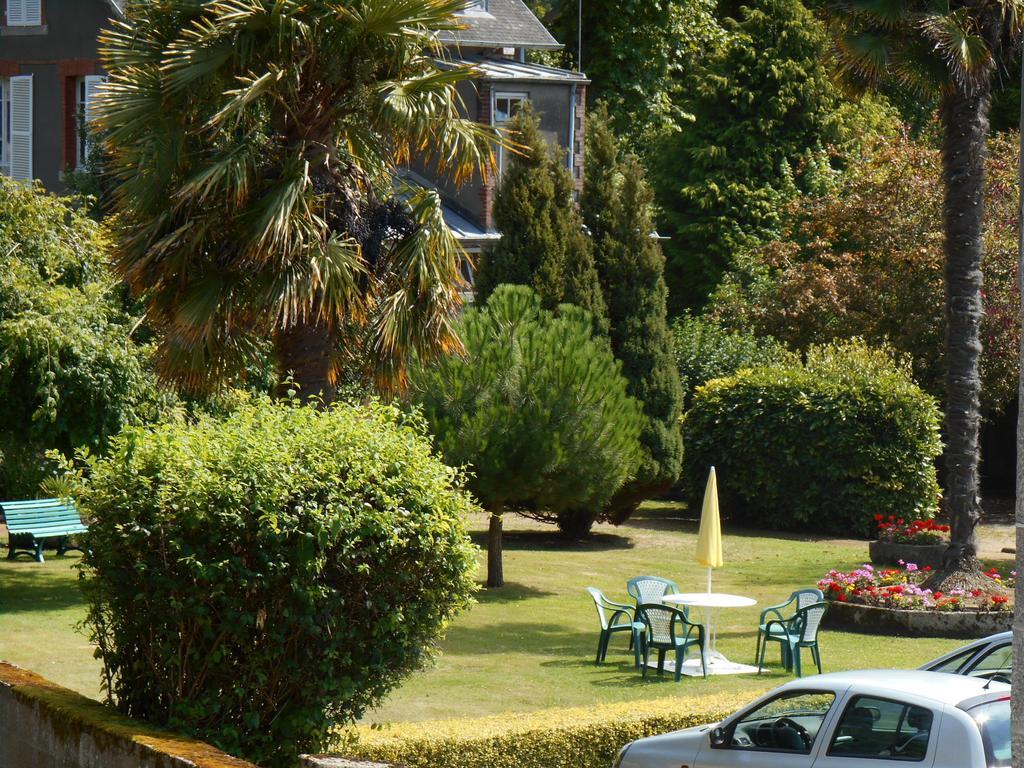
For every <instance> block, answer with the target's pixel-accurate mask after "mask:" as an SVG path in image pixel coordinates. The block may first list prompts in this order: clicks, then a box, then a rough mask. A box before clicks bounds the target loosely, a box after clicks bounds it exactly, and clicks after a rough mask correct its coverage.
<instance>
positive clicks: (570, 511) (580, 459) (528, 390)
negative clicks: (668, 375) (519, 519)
mask: <svg viewBox="0 0 1024 768" xmlns="http://www.w3.org/2000/svg"><path fill="white" fill-rule="evenodd" d="M461 337H462V341H463V344H464V345H465V347H466V355H465V357H463V356H458V355H452V356H449V357H446V358H443V359H441V360H440V361H438V362H437V363H435V364H434V365H431V366H429V367H424V368H422V369H419V370H415V371H414V372H413V375H412V378H411V388H410V393H411V396H412V397H413V399H414V400H415V401H416V402H417V403H419V404H421V406H422V409H423V415H424V417H425V418H426V420H427V422H428V424H429V425H430V429H431V432H433V434H434V435H436V438H437V446H438V448H439V449H440V451H441V453H442V454H443V456H444V457H445V460H446V461H447V462H448V463H449V464H451V465H453V466H468V467H469V468H470V470H471V476H470V479H469V481H468V482H469V487H470V489H471V490H472V491H473V492H474V493H475V494H476V496H477V498H479V499H480V501H481V502H482V504H483V505H484V506H485V507H486V508H487V509H488V510H490V511H491V512H492V513H495V514H500V513H501V511H502V510H503V509H509V510H514V511H516V512H519V513H521V514H524V515H527V516H529V517H533V518H536V519H538V520H542V521H544V522H553V523H557V524H558V525H559V526H560V527H561V528H562V530H563V531H565V532H566V533H569V534H571V535H573V536H579V535H582V534H585V533H586V532H588V531H589V530H590V526H591V525H592V524H593V522H594V520H595V518H597V516H598V515H599V514H600V513H601V511H602V510H603V509H604V508H605V505H606V504H607V502H608V500H609V499H610V498H611V496H612V494H613V493H615V491H617V490H618V489H619V487H620V486H621V485H622V484H623V482H625V481H626V480H627V479H629V478H630V477H631V476H632V475H633V472H634V470H635V468H636V464H637V460H638V454H639V446H638V443H637V437H638V435H639V433H640V429H641V425H642V415H641V406H640V404H639V403H638V402H637V401H636V400H634V399H633V398H631V397H630V396H629V395H628V394H627V383H626V380H625V379H624V378H623V377H622V374H621V366H620V364H619V363H618V362H617V361H616V360H615V358H614V357H613V356H612V354H611V352H610V351H609V350H608V348H607V344H605V343H603V342H602V341H600V340H595V339H594V338H593V335H592V321H591V319H590V318H589V317H588V316H587V315H586V313H584V312H583V311H581V310H580V309H578V308H576V307H572V306H569V305H563V306H562V307H560V308H559V311H558V313H557V314H553V313H551V312H548V311H547V310H545V309H543V308H542V306H541V301H540V298H539V297H538V296H537V295H536V294H534V293H533V291H531V290H530V289H529V288H526V287H523V286H501V287H500V288H498V290H497V291H495V292H494V294H493V295H492V296H491V298H490V300H489V301H488V302H487V304H486V305H485V306H484V307H482V308H479V309H476V308H474V309H470V310H467V312H466V314H465V316H464V318H463V319H462V323H461Z"/></svg>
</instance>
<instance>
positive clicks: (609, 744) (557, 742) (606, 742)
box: [344, 688, 767, 768]
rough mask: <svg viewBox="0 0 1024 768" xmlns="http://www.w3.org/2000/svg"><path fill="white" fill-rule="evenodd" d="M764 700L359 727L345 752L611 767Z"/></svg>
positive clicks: (498, 767)
mask: <svg viewBox="0 0 1024 768" xmlns="http://www.w3.org/2000/svg"><path fill="white" fill-rule="evenodd" d="M765 690H767V688H766V689H765ZM759 694H760V692H747V693H742V694H728V695H726V694H719V695H717V696H701V697H699V698H698V697H693V698H682V697H674V698H666V699H656V700H653V701H630V702H618V703H615V704H599V705H596V706H591V707H577V708H573V709H552V710H542V711H539V712H532V713H527V714H509V715H496V716H493V717H484V718H473V719H462V720H435V721H428V722H422V723H400V724H395V725H389V726H385V727H383V728H381V727H378V726H360V727H359V728H357V729H354V731H350V732H348V733H346V734H345V741H344V752H345V754H346V755H349V756H352V757H356V758H361V759H365V760H378V761H383V762H392V763H399V764H401V765H404V766H408V768H437V766H444V767H445V768H608V766H610V765H611V764H612V761H613V760H614V759H615V755H616V754H617V753H618V751H619V749H620V748H621V747H622V745H624V744H626V743H628V742H630V741H633V740H635V739H640V738H643V737H645V736H652V735H654V734H657V733H666V732H668V731H674V730H678V729H680V728H690V727H692V726H695V725H703V724H705V723H714V722H718V721H720V720H722V719H723V718H724V717H726V716H727V715H730V714H732V713H733V712H735V711H736V710H737V709H739V708H740V707H742V706H743V705H744V704H746V703H748V702H749V701H751V700H752V699H754V698H755V697H756V696H757V695H759Z"/></svg>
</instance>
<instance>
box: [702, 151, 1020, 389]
mask: <svg viewBox="0 0 1024 768" xmlns="http://www.w3.org/2000/svg"><path fill="white" fill-rule="evenodd" d="M990 145H991V152H990V155H989V158H988V160H987V171H988V182H987V188H986V196H985V197H986V205H987V207H988V214H987V216H986V221H985V316H984V317H983V319H982V321H981V322H982V325H981V335H982V341H983V345H984V349H983V352H982V357H981V376H982V394H983V402H984V404H985V405H987V406H988V407H989V408H1001V407H1002V406H1004V405H1005V404H1006V403H1007V402H1009V401H1010V400H1011V399H1012V398H1013V397H1015V395H1016V391H1017V372H1018V367H1019V362H1018V344H1019V338H1020V330H1019V324H1018V322H1017V308H1018V301H1019V295H1020V294H1019V290H1018V287H1017V220H1018V215H1017V205H1018V199H1019V198H1018V192H1017V157H1018V148H1017V142H1016V140H1015V138H1013V137H1009V136H994V137H993V138H992V139H991V140H990ZM939 176H940V161H939V153H938V151H937V150H935V149H934V148H932V147H930V146H927V145H925V144H922V143H919V142H916V141H914V140H912V139H911V138H909V137H908V136H906V135H901V136H899V137H895V138H893V139H891V140H888V141H885V142H880V143H879V144H877V145H875V146H872V147H870V148H869V150H868V151H867V152H865V153H864V155H863V157H861V158H860V159H853V160H852V161H851V165H850V168H849V169H848V170H847V171H846V172H845V173H844V174H843V176H842V179H841V182H840V183H839V184H838V185H837V186H836V188H835V189H834V190H831V191H829V192H828V193H827V194H824V195H805V196H803V197H801V198H799V199H798V200H796V201H795V202H794V204H793V206H792V208H791V210H790V217H789V218H790V220H789V222H788V223H787V225H786V227H785V228H784V230H783V232H782V233H781V234H780V236H779V237H778V238H776V239H773V240H771V241H770V242H767V243H765V244H764V245H763V246H760V247H758V248H755V249H752V250H751V251H750V252H749V253H746V254H744V256H743V257H742V258H741V259H738V260H737V262H736V268H735V269H734V270H733V271H732V272H731V273H730V274H729V275H727V276H726V279H725V280H724V281H723V284H722V286H721V287H720V288H719V290H718V291H717V293H716V295H715V296H714V299H713V301H712V302H711V305H710V309H709V311H710V312H711V313H712V314H713V315H714V316H715V317H716V318H719V319H720V320H721V322H722V323H724V324H727V325H728V326H730V327H732V328H738V329H747V330H751V331H754V332H756V333H758V334H770V335H772V336H775V337H776V338H778V339H780V340H782V341H784V342H785V343H786V344H788V345H790V346H791V347H793V348H797V349H804V348H806V347H807V346H808V345H810V344H820V343H826V342H829V341H833V340H837V339H846V338H851V337H854V336H858V337H862V338H864V339H866V340H868V341H869V342H871V343H874V344H878V343H882V342H887V343H890V344H892V346H894V347H895V348H896V349H897V350H899V351H900V352H902V353H904V354H905V355H906V356H907V357H909V359H910V361H911V365H912V369H913V374H914V379H915V381H917V382H918V383H919V384H921V386H923V387H924V388H925V389H926V390H927V391H928V392H930V393H931V394H933V395H935V396H936V397H939V398H940V399H941V398H942V397H943V395H944V391H945V380H944V377H945V371H946V353H945V328H946V316H945V275H944V262H945V255H944V252H943V229H942V187H941V186H940V185H939V184H938V183H937V180H938V179H939ZM865 222H870V226H866V225H865Z"/></svg>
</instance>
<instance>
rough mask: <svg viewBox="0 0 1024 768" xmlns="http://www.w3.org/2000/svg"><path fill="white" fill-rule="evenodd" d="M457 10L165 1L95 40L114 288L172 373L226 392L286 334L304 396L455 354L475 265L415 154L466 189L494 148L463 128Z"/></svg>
mask: <svg viewBox="0 0 1024 768" xmlns="http://www.w3.org/2000/svg"><path fill="white" fill-rule="evenodd" d="M463 7H464V2H463V0H410V1H409V2H395V0H365V1H364V0H361V1H360V2H355V1H354V0H353V1H348V0H308V1H307V2H303V3H293V2H286V3H280V2H275V3H272V2H262V1H258V2H246V3H239V2H235V1H234V0H209V2H202V3H199V2H174V3H152V2H142V1H140V0H130V1H129V2H128V4H127V6H126V9H125V17H126V18H125V20H124V21H123V22H119V23H117V24H116V25H115V26H114V28H113V29H111V30H109V31H107V32H105V33H104V34H103V35H102V37H101V42H102V49H103V50H102V56H103V63H104V66H105V68H106V69H107V71H108V72H109V73H110V83H109V85H108V86H107V87H106V88H105V93H104V94H103V96H102V97H101V98H100V100H99V101H100V103H99V105H98V108H97V114H98V117H99V126H100V130H101V131H103V132H104V134H103V135H104V137H105V145H106V148H107V150H108V151H109V154H110V160H109V164H110V165H109V167H110V172H111V174H112V177H113V178H114V179H115V180H116V182H117V184H118V187H117V192H116V201H115V208H116V211H117V212H118V213H119V214H120V215H119V219H118V221H119V224H120V230H119V231H120V239H119V244H118V250H117V254H116V261H115V266H116V269H117V272H118V274H119V275H120V276H122V277H123V278H124V279H125V280H127V281H128V282H129V283H130V284H131V286H132V287H133V288H134V289H135V290H136V291H137V292H139V293H140V294H141V295H142V296H144V297H145V301H146V306H147V312H148V317H149V320H150V322H152V323H153V324H154V326H155V327H156V328H157V330H158V331H159V345H158V348H157V355H156V361H157V366H158V369H159V371H160V372H161V373H162V374H163V375H165V376H167V377H170V378H172V379H174V380H176V381H178V382H180V383H182V384H184V385H185V386H186V387H190V388H201V387H204V386H207V385H209V384H210V383H212V382H213V381H219V380H222V379H223V378H224V377H225V376H227V375H229V374H230V373H232V372H233V371H236V370H238V369H240V368H242V367H243V366H244V365H245V364H246V363H247V362H249V361H251V360H252V359H253V358H254V357H256V356H257V349H258V347H259V342H260V341H261V340H263V339H266V338H272V339H273V340H274V342H275V350H276V360H277V363H278V365H279V367H280V369H281V371H282V372H290V373H291V374H292V375H293V376H294V381H295V383H296V384H298V385H300V387H301V392H302V393H303V394H304V395H305V396H312V395H315V394H316V393H318V392H322V393H323V395H324V398H325V399H326V400H330V399H332V397H333V395H334V389H335V378H336V374H337V368H338V365H339V359H340V357H341V356H340V355H339V354H338V352H339V347H341V346H347V347H348V348H351V346H352V345H354V344H358V345H360V349H361V350H362V351H363V353H364V355H365V357H366V359H369V360H370V361H372V363H374V364H375V366H376V373H377V374H378V377H379V380H380V382H381V383H382V384H385V385H387V384H395V383H401V380H402V378H403V368H404V361H405V360H406V357H407V354H408V353H409V352H410V351H411V350H415V351H416V352H417V353H419V354H421V355H429V354H433V353H436V352H438V351H450V350H451V349H454V348H456V347H457V345H458V341H457V339H456V337H455V334H454V330H453V322H454V318H455V317H456V315H457V314H458V310H459V307H460V300H459V287H460V279H459V263H460V259H461V252H460V249H459V248H458V245H457V243H456V241H455V238H454V236H453V235H452V234H451V232H450V231H449V229H448V227H447V226H446V225H445V224H444V222H443V218H442V214H441V203H440V199H439V198H438V196H437V195H436V194H434V193H433V192H428V191H424V190H408V194H407V195H405V196H400V195H396V193H395V187H396V184H397V183H398V182H397V180H396V174H395V171H396V168H397V167H398V166H400V165H401V164H402V163H404V162H405V161H406V160H407V159H408V157H409V156H410V154H411V153H413V152H416V153H418V154H419V155H420V156H424V157H425V159H426V160H427V161H436V164H437V165H438V166H439V167H440V169H441V170H442V171H446V172H449V173H450V174H451V175H452V176H453V177H454V178H455V180H460V179H462V178H465V177H466V176H467V175H468V174H469V173H471V172H472V171H474V170H480V169H485V167H486V166H489V165H490V146H491V141H492V139H493V134H492V132H491V131H490V129H489V128H486V127H484V126H481V125H479V124H477V123H475V122H473V121H470V120H466V119H464V118H462V117H460V116H459V112H458V105H459V98H458V96H457V93H456V87H457V85H458V84H459V83H460V82H463V81H465V80H466V79H467V78H469V77H471V72H470V71H469V70H468V69H466V68H462V67H454V68H447V67H442V66H441V65H440V64H439V62H438V60H439V59H443V58H444V57H445V55H446V54H445V51H444V48H443V46H442V45H441V43H440V39H439V34H440V33H441V32H443V31H445V30H450V29H452V28H453V27H455V26H456V25H457V23H458V20H457V18H456V16H455V14H456V13H457V12H458V11H459V10H461V9H462V8H463Z"/></svg>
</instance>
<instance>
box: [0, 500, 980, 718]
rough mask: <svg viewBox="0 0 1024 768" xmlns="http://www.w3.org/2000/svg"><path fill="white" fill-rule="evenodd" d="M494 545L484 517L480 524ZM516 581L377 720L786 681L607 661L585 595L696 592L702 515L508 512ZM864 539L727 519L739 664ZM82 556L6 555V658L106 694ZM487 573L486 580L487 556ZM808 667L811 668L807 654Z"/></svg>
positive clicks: (477, 609)
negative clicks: (752, 602)
mask: <svg viewBox="0 0 1024 768" xmlns="http://www.w3.org/2000/svg"><path fill="white" fill-rule="evenodd" d="M471 528H472V531H473V535H474V538H475V539H476V541H477V543H478V544H483V543H484V537H485V531H486V520H485V519H483V518H482V517H481V518H477V519H474V520H472V521H471ZM505 528H506V536H505V576H506V579H507V585H506V586H505V587H504V588H503V589H499V590H481V591H480V592H479V593H478V594H477V604H476V605H475V606H473V608H471V609H470V610H469V611H467V612H466V613H465V614H463V615H462V616H461V617H459V619H458V620H457V621H456V622H455V623H454V625H453V626H452V627H451V628H450V630H449V632H448V635H447V637H446V639H445V641H444V642H443V644H442V647H441V652H440V654H439V656H438V658H437V660H436V663H434V664H433V665H432V666H431V667H430V668H428V669H426V670H424V671H422V672H419V673H417V674H416V675H414V676H413V677H412V678H411V679H409V680H408V681H406V683H405V684H404V685H403V686H402V687H401V688H400V689H398V690H397V691H396V692H395V693H393V694H392V696H391V697H390V698H389V699H388V700H387V701H386V702H384V704H383V705H382V706H381V707H380V708H379V709H377V710H376V711H373V712H371V713H369V714H368V715H367V717H366V718H365V721H366V722H401V721H412V720H428V719H437V718H450V717H461V716H476V715H490V714H500V713H502V712H524V711H530V710H536V709H542V708H548V707H562V706H566V707H569V706H589V705H591V704H594V703H597V702H616V701H633V700H643V699H653V698H663V697H666V696H676V695H678V696H680V697H688V696H704V695H709V694H715V693H724V694H728V693H747V692H749V693H750V694H751V695H753V694H754V693H755V692H758V691H761V690H764V689H766V688H768V687H771V686H773V685H777V684H779V683H781V682H782V681H784V680H786V679H788V676H787V675H786V674H785V673H784V672H783V671H782V670H781V668H779V667H778V666H777V661H778V652H777V650H776V649H775V647H774V646H773V648H772V649H771V651H772V655H771V656H770V660H771V661H772V662H773V663H775V666H773V668H772V670H771V673H770V674H766V675H762V676H760V677H759V676H757V675H736V676H723V677H712V678H709V679H708V680H706V681H705V680H702V679H688V678H684V679H683V681H682V682H681V683H679V684H676V683H674V682H673V681H672V679H671V677H670V676H666V678H665V679H663V680H659V679H657V678H656V677H652V678H649V679H648V680H647V681H643V680H641V678H640V676H639V675H638V674H637V673H636V672H634V670H633V668H632V663H631V659H632V656H631V655H630V654H628V653H627V652H626V647H625V641H624V640H623V639H622V638H617V639H616V640H615V641H613V642H614V645H613V647H612V649H611V651H610V652H609V655H608V662H607V663H606V664H604V665H601V666H596V665H595V664H594V661H593V656H594V653H595V651H596V644H597V633H596V629H595V628H596V616H595V613H594V609H593V605H592V603H591V602H590V598H589V597H588V596H587V594H586V593H585V592H584V591H583V588H584V587H586V586H590V585H593V586H596V587H599V588H601V589H602V590H604V591H605V593H606V594H607V595H608V596H609V597H610V598H612V599H613V600H614V599H621V600H624V599H625V597H626V595H625V586H626V580H627V579H628V578H629V577H631V576H636V575H640V574H646V573H653V574H657V575H661V576H665V577H668V578H671V579H673V580H675V581H676V582H677V583H678V584H679V585H680V587H681V588H682V589H684V590H686V591H698V590H701V589H703V588H704V584H705V572H704V569H702V568H701V567H700V566H698V565H697V564H696V563H695V562H694V561H693V551H694V547H695V544H696V522H695V521H692V520H688V519H686V518H685V510H683V509H682V508H681V507H680V506H679V505H675V504H670V503H656V504H648V505H646V506H645V507H644V508H643V509H642V510H641V511H640V513H638V514H637V515H636V516H635V517H634V518H633V519H632V520H630V521H629V523H628V524H626V525H623V526H621V527H618V528H616V527H613V526H610V525H599V526H597V527H596V529H595V534H594V535H593V536H592V537H591V538H590V539H588V540H587V541H585V542H583V543H581V544H574V545H567V544H565V543H563V542H562V541H560V540H559V539H558V537H557V536H556V535H554V534H553V531H552V529H551V528H549V527H546V526H541V525H538V524H536V523H532V522H530V521H527V520H524V519H522V518H518V517H515V516H511V515H510V516H507V517H506V523H505ZM866 555H867V545H866V543H865V542H863V541H853V540H837V539H815V538H807V537H796V536H787V535H784V534H772V533H764V532H752V531H737V530H735V529H731V528H729V527H728V526H726V531H725V566H724V567H723V568H721V569H719V570H718V571H716V572H715V576H714V585H715V587H714V588H715V590H716V591H722V592H732V593H736V594H743V595H748V596H750V597H753V598H756V599H757V600H758V603H759V606H758V607H754V608H744V609H736V610H728V611H720V612H719V632H718V647H719V650H720V651H722V652H724V653H725V654H726V655H727V656H728V657H729V658H730V659H733V660H736V661H742V662H746V663H751V662H752V661H753V655H754V638H755V634H754V633H755V627H756V623H757V617H758V615H759V611H760V608H761V607H763V606H765V605H770V604H773V603H776V602H780V601H781V600H782V599H784V598H785V597H787V596H788V595H789V593H790V591H792V590H793V589H795V588H797V587H802V586H811V585H813V584H814V583H815V582H816V581H817V580H818V579H819V578H821V576H822V575H823V574H824V573H825V572H826V571H827V570H828V569H829V568H833V567H841V568H849V567H853V566H856V565H858V564H859V563H861V562H863V561H864V560H865V558H866ZM74 562H76V558H75V556H74V555H69V556H68V557H65V558H54V559H52V560H50V561H48V562H47V563H46V564H45V565H39V564H36V563H31V562H26V561H24V560H22V561H19V562H16V563H10V562H7V561H6V560H0V658H3V659H6V660H9V661H12V662H14V663H15V664H19V665H21V666H24V667H27V668H28V669H31V670H33V671H35V672H38V673H39V674H41V675H43V676H44V677H46V678H48V679H50V680H52V681H54V682H56V683H59V684H61V685H64V686H67V687H69V688H71V689H73V690H76V691H78V692H80V693H82V694H84V695H86V696H90V697H98V696H99V695H100V692H99V679H100V667H99V663H98V662H97V661H96V660H95V659H93V657H92V647H91V646H90V644H89V643H88V641H87V640H86V638H85V637H84V636H83V635H82V634H81V633H80V632H79V631H77V630H76V629H75V627H76V624H77V623H78V622H79V621H80V620H81V619H82V618H83V616H84V612H85V611H84V605H83V603H82V599H81V596H80V594H79V591H78V586H77V584H76V579H77V576H76V572H75V571H74V570H73V568H72V566H73V564H74ZM480 565H481V567H480V578H483V555H482V554H481V564H480ZM821 642H822V656H823V661H824V666H825V670H826V671H835V670H841V669H852V668H863V667H892V668H897V667H916V666H918V665H919V664H921V663H922V662H924V661H927V660H928V659H930V658H933V657H934V656H937V655H939V654H941V653H943V652H945V651H947V650H950V649H952V648H955V647H957V646H958V645H960V644H961V643H960V641H957V640H940V639H910V638H895V637H874V636H865V635H855V634H847V633H840V632H831V631H828V632H825V633H823V635H822V640H821ZM808 663H810V662H809V661H808Z"/></svg>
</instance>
